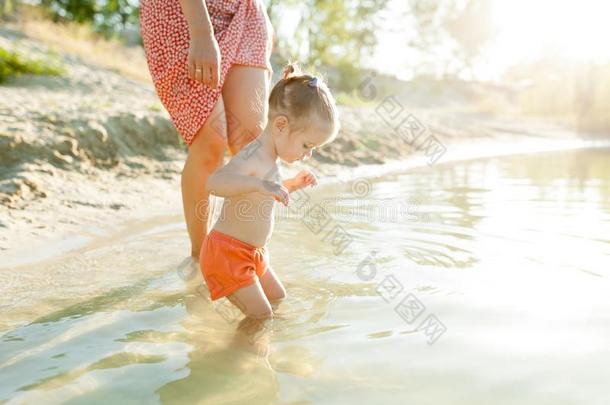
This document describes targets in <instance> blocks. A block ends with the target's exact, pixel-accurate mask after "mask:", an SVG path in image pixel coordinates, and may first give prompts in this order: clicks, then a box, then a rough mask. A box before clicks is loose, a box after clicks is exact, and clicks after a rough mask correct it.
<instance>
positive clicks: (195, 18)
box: [180, 0, 213, 38]
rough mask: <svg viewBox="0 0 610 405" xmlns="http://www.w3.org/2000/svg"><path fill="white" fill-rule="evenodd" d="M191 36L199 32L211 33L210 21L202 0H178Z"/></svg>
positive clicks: (199, 33)
mask: <svg viewBox="0 0 610 405" xmlns="http://www.w3.org/2000/svg"><path fill="white" fill-rule="evenodd" d="M180 6H181V7H182V13H183V14H184V16H185V17H186V22H187V23H188V26H189V33H190V34H191V38H193V37H195V36H198V35H201V34H213V28H212V21H211V20H210V14H209V13H208V7H207V6H206V4H205V1H204V0H180Z"/></svg>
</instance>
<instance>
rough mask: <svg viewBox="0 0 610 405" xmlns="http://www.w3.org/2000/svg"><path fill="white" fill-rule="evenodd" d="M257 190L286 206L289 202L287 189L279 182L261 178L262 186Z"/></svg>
mask: <svg viewBox="0 0 610 405" xmlns="http://www.w3.org/2000/svg"><path fill="white" fill-rule="evenodd" d="M259 191H260V192H261V193H263V194H265V195H270V196H272V197H273V198H274V199H275V200H276V201H278V202H281V203H282V204H284V205H285V206H288V203H289V202H290V193H289V192H288V189H287V188H286V187H284V186H283V185H281V184H280V183H276V182H274V181H269V180H263V181H262V187H261V189H260V190H259Z"/></svg>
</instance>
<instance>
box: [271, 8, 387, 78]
mask: <svg viewBox="0 0 610 405" xmlns="http://www.w3.org/2000/svg"><path fill="white" fill-rule="evenodd" d="M387 2H388V0H368V1H357V0H345V1H326V0H306V1H299V2H296V1H283V2H281V3H282V4H280V1H279V0H272V1H270V2H269V6H268V9H267V12H268V14H269V16H270V18H271V21H272V23H273V25H274V27H278V26H279V24H281V21H280V17H281V15H280V14H281V11H282V7H288V8H290V7H291V8H292V9H293V10H294V9H295V8H296V9H298V10H299V17H300V18H299V22H298V24H297V27H296V30H295V36H294V37H291V38H278V39H277V43H278V52H279V53H280V54H281V55H282V56H283V57H284V58H285V59H299V60H301V61H302V62H304V63H306V64H307V65H309V66H310V67H312V68H314V69H318V68H320V67H322V66H324V67H333V68H336V69H337V70H338V73H339V74H338V75H337V77H338V79H339V82H338V83H336V85H337V86H339V87H345V88H350V87H353V83H354V80H357V77H356V76H357V75H358V72H359V71H360V69H359V65H360V62H361V61H362V57H363V56H365V55H370V54H371V53H372V52H373V50H374V48H375V45H376V44H377V37H376V31H377V29H378V28H379V24H381V21H380V19H379V15H378V14H379V12H380V11H381V10H383V9H384V8H385V7H386V5H387Z"/></svg>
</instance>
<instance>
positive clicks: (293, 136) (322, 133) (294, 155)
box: [279, 124, 332, 163]
mask: <svg viewBox="0 0 610 405" xmlns="http://www.w3.org/2000/svg"><path fill="white" fill-rule="evenodd" d="M331 135H332V129H331V128H329V126H328V125H321V124H312V125H309V126H308V128H306V129H304V130H300V131H292V132H291V133H290V134H289V136H288V137H287V138H288V142H286V145H284V146H285V147H284V148H281V149H280V150H279V156H280V159H282V160H283V161H285V162H288V163H292V162H295V161H297V160H305V159H309V158H310V157H311V154H312V152H313V149H314V148H316V147H318V146H320V145H322V144H324V143H325V142H326V141H327V140H328V139H329V138H330V137H331Z"/></svg>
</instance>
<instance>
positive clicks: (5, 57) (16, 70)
mask: <svg viewBox="0 0 610 405" xmlns="http://www.w3.org/2000/svg"><path fill="white" fill-rule="evenodd" d="M22 73H31V74H36V75H53V76H59V75H62V74H64V70H63V68H61V67H60V66H57V65H56V64H54V63H49V61H42V60H34V59H26V58H24V57H23V56H22V55H20V54H19V53H17V52H11V51H8V50H6V49H4V48H0V83H3V82H5V81H6V79H8V78H9V77H11V76H19V75H20V74H22Z"/></svg>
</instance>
